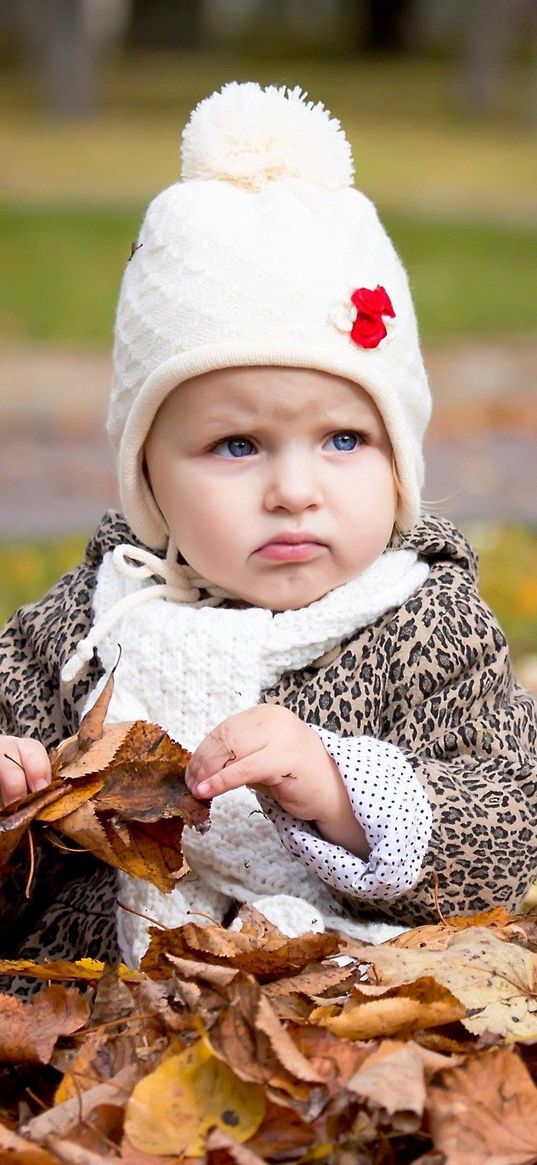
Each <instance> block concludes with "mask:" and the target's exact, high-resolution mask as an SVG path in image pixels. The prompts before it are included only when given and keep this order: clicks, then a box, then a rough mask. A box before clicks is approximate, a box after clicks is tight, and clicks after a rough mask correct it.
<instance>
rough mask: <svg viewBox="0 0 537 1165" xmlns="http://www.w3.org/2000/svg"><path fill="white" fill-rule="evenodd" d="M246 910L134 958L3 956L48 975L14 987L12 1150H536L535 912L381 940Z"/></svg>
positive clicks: (531, 1153)
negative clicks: (41, 960)
mask: <svg viewBox="0 0 537 1165" xmlns="http://www.w3.org/2000/svg"><path fill="white" fill-rule="evenodd" d="M240 918H241V921H242V929H241V930H240V931H237V932H233V931H230V930H226V929H224V928H223V927H220V926H198V925H195V924H188V925H186V926H183V927H180V928H178V929H176V930H157V929H156V928H154V929H153V933H152V940H151V945H150V947H149V950H148V952H147V955H146V956H145V958H144V961H143V964H142V967H141V970H140V971H139V972H135V971H129V970H128V969H127V968H126V967H119V968H116V969H112V968H107V967H103V966H102V965H100V964H97V963H92V962H91V961H90V960H82V961H81V962H78V963H74V964H61V963H49V964H48V965H43V966H38V965H33V964H32V965H29V964H20V963H8V962H5V961H4V962H2V963H0V971H1V972H12V973H20V972H24V973H26V974H31V975H34V976H37V977H39V978H41V979H43V980H46V981H47V983H48V985H47V986H44V987H43V988H42V990H41V992H40V993H39V994H37V995H36V996H35V998H34V999H33V1000H32V1001H31V1002H28V1003H23V1002H22V1001H20V1000H18V999H16V998H14V997H10V996H7V995H5V996H0V1058H1V1059H2V1061H3V1062H4V1064H5V1065H8V1068H7V1069H5V1070H4V1074H3V1076H0V1083H1V1085H2V1087H1V1091H0V1097H1V1099H0V1160H1V1161H2V1162H4V1161H8V1160H9V1161H10V1162H14V1163H16V1165H58V1163H59V1162H61V1163H64V1162H65V1163H74V1165H99V1163H101V1162H103V1161H105V1160H110V1159H111V1158H116V1159H119V1160H120V1161H123V1162H125V1163H128V1165H165V1163H166V1162H170V1163H177V1165H179V1163H181V1165H183V1163H189V1165H190V1163H191V1165H199V1163H200V1162H204V1163H207V1165H261V1163H262V1162H274V1163H276V1162H278V1163H280V1165H282V1163H284V1162H289V1163H291V1162H293V1163H300V1162H304V1163H306V1162H313V1161H315V1162H327V1163H328V1162H330V1163H332V1162H333V1163H334V1165H366V1163H367V1165H370V1163H371V1165H373V1163H374V1165H380V1163H384V1162H386V1163H391V1162H409V1163H410V1162H420V1163H421V1165H440V1163H441V1162H446V1163H447V1165H468V1163H470V1165H476V1163H481V1162H483V1163H485V1162H490V1163H491V1165H492V1163H495V1165H500V1163H501V1165H510V1163H512V1165H515V1163H516V1165H524V1163H527V1165H530V1162H535V1161H536V1160H537V1087H536V1085H535V1082H534V1081H535V1080H536V1078H537V1052H536V1048H537V999H536V996H535V979H536V968H537V958H536V955H535V953H534V952H535V950H536V949H537V923H536V921H535V919H534V918H533V916H532V915H526V916H522V917H521V918H518V919H509V916H508V915H507V914H506V912H505V911H503V910H497V911H495V912H491V913H490V914H487V915H484V916H482V917H479V916H476V917H475V918H474V919H459V920H452V923H451V924H439V925H438V926H431V927H425V928H419V929H417V930H414V931H411V932H409V933H407V934H405V935H402V936H400V937H399V938H398V939H396V940H394V941H392V942H390V943H387V944H383V945H382V946H378V947H374V946H370V945H367V944H364V945H357V944H356V943H353V942H348V941H346V940H342V939H339V938H338V937H337V936H335V935H333V934H324V935H317V934H308V935H303V936H302V937H300V938H295V939H288V938H285V937H284V936H283V935H282V934H281V933H280V932H279V931H278V930H277V929H276V928H275V927H273V926H272V925H271V924H270V923H268V922H267V921H266V920H265V919H264V918H263V917H262V916H261V915H260V914H258V913H257V912H256V911H255V910H254V909H253V908H252V907H244V908H243V910H242V911H241V915H240ZM474 924H475V925H474ZM60 981H61V982H60ZM66 981H71V982H72V983H73V982H74V983H77V984H78V985H75V986H73V985H69V986H68V985H66ZM88 983H89V984H92V985H93V991H92V992H90V993H88V991H87V985H88ZM84 987H85V988H86V991H85V993H84V990H83V988H84Z"/></svg>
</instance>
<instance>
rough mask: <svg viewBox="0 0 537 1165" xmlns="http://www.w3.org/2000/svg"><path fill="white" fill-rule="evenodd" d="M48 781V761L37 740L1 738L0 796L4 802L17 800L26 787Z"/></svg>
mask: <svg viewBox="0 0 537 1165" xmlns="http://www.w3.org/2000/svg"><path fill="white" fill-rule="evenodd" d="M49 781H50V762H49V759H48V757H47V754H46V752H45V749H44V748H43V746H42V745H41V744H39V743H38V742H37V741H31V740H26V741H20V740H15V739H10V738H4V739H3V741H2V752H1V754H0V796H1V798H2V803H3V804H4V805H11V804H13V802H15V801H20V800H21V798H23V797H25V796H26V795H27V793H28V791H29V790H30V791H35V790H36V789H40V788H44V787H45V785H47V784H48V783H49Z"/></svg>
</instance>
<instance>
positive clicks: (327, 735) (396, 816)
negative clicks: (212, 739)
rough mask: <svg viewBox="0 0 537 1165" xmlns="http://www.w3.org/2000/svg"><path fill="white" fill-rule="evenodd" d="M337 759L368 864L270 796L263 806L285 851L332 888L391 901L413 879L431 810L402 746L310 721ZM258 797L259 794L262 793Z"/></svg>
mask: <svg viewBox="0 0 537 1165" xmlns="http://www.w3.org/2000/svg"><path fill="white" fill-rule="evenodd" d="M310 727H312V728H313V730H314V731H315V732H317V734H318V735H319V736H320V738H321V740H322V742H323V744H324V746H325V748H326V750H327V752H328V753H329V754H330V756H331V757H332V758H333V760H334V761H335V762H336V765H337V767H338V769H339V772H340V774H341V777H342V779H343V781H344V784H345V788H346V790H347V794H348V797H349V800H350V803H351V805H352V809H353V813H354V815H355V817H356V820H357V821H358V822H359V823H360V825H361V826H362V829H363V830H364V833H365V835H366V838H367V841H368V844H369V846H370V848H371V852H370V854H369V857H368V859H367V860H366V861H363V860H362V859H361V858H359V857H356V856H355V855H354V854H352V853H349V851H348V850H346V849H344V848H343V847H342V846H340V845H335V844H334V843H333V842H330V841H325V840H324V838H322V837H320V836H319V834H318V832H317V831H316V830H315V828H314V827H313V826H312V823H311V822H308V821H297V819H296V818H294V817H291V815H290V814H289V813H286V812H285V811H284V810H283V809H280V807H279V806H278V805H276V804H275V802H274V801H271V800H269V798H268V797H263V798H262V804H263V810H264V812H265V813H267V815H268V816H269V817H270V819H271V820H272V821H273V822H274V825H275V826H276V828H277V830H278V833H279V835H280V838H281V840H282V842H283V844H284V846H285V848H286V849H288V850H289V851H290V853H292V854H294V855H295V857H297V858H299V859H300V861H301V862H302V863H303V864H304V865H306V866H308V867H309V868H310V869H311V870H312V872H314V873H315V874H317V876H318V877H319V878H321V880H322V881H323V882H326V883H327V884H328V885H329V886H331V887H332V888H333V889H334V890H339V891H343V892H344V893H346V894H351V895H353V896H356V897H359V898H369V899H374V898H396V897H398V895H399V894H404V893H405V892H406V891H407V890H411V889H412V887H413V886H414V884H415V882H416V881H417V878H418V875H419V872H420V869H421V865H422V862H423V859H424V857H425V853H426V851H427V847H428V845H429V840H430V836H431V825H432V813H431V807H430V805H429V802H428V800H427V797H426V795H425V792H424V790H423V788H422V786H421V785H420V783H419V781H418V779H417V777H416V776H415V775H414V771H413V769H412V766H411V765H410V764H409V762H408V761H407V760H406V759H405V757H404V755H403V753H402V752H401V750H400V749H398V748H396V747H395V745H393V744H388V743H386V742H385V741H383V740H377V739H376V738H375V737H372V736H345V737H341V736H337V735H336V734H335V733H333V732H328V731H327V730H326V729H324V728H317V727H316V726H314V725H310ZM260 800H261V798H260Z"/></svg>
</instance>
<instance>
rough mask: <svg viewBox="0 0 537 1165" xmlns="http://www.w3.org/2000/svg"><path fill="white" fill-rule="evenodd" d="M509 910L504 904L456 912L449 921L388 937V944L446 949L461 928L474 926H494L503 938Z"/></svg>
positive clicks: (510, 919) (509, 916)
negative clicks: (490, 908) (491, 907)
mask: <svg viewBox="0 0 537 1165" xmlns="http://www.w3.org/2000/svg"><path fill="white" fill-rule="evenodd" d="M513 921H514V919H512V918H511V915H510V914H509V911H508V910H506V909H505V907H504V906H497V907H495V908H494V909H492V910H481V911H476V913H475V914H454V915H451V916H450V918H449V919H448V920H447V922H445V923H444V922H441V923H438V924H437V925H436V926H417V927H415V928H414V930H406V931H404V932H403V934H398V935H397V936H396V937H395V938H392V939H388V942H387V943H386V944H385V945H386V946H393V947H426V948H427V950H428V951H445V950H446V948H447V947H449V946H451V943H452V941H453V939H454V937H455V935H456V934H457V933H459V932H460V931H461V930H470V929H472V928H474V927H476V926H477V927H492V928H493V929H494V931H495V932H497V933H498V934H499V935H500V937H501V938H503V937H506V938H507V937H508V936H507V935H505V930H504V928H505V927H507V926H508V924H509V923H512V922H513Z"/></svg>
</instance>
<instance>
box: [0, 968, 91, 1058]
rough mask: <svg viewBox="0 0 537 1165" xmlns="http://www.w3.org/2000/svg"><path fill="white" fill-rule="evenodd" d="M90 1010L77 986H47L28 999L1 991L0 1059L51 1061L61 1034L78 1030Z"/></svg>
mask: <svg viewBox="0 0 537 1165" xmlns="http://www.w3.org/2000/svg"><path fill="white" fill-rule="evenodd" d="M89 1012H90V1008H89V1003H88V1001H87V1000H86V999H83V997H82V996H81V995H80V993H79V992H78V991H77V989H76V987H59V986H56V985H55V986H52V987H45V988H43V990H42V991H41V992H40V993H39V995H36V996H35V998H34V999H32V1000H31V1001H30V1002H29V1003H23V1002H22V1001H21V1000H20V999H16V998H15V997H14V996H12V995H0V1061H3V1062H4V1063H12V1064H16V1063H18V1062H19V1061H27V1062H29V1063H42V1064H48V1062H49V1060H50V1057H51V1055H52V1050H53V1048H54V1045H55V1043H56V1040H57V1039H58V1038H59V1036H64V1035H68V1034H69V1033H71V1032H75V1031H78V1029H79V1028H81V1027H82V1026H83V1025H84V1024H85V1023H86V1020H87V1018H88V1016H89Z"/></svg>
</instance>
